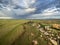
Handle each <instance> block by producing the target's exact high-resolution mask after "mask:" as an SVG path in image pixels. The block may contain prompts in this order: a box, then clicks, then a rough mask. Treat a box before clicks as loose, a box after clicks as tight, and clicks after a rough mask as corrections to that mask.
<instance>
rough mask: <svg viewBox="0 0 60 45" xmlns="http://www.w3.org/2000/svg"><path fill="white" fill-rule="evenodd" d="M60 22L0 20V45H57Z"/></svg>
mask: <svg viewBox="0 0 60 45" xmlns="http://www.w3.org/2000/svg"><path fill="white" fill-rule="evenodd" d="M59 22H60V20H0V45H52V44H53V45H58V44H59V43H58V41H59V40H58V39H60V38H59V37H60V33H59V32H60V28H56V27H57V26H55V25H59V24H60V23H59Z"/></svg>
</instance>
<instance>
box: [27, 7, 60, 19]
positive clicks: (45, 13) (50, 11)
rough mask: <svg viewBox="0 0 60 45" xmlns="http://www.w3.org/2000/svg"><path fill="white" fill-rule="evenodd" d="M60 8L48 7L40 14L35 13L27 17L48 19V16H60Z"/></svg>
mask: <svg viewBox="0 0 60 45" xmlns="http://www.w3.org/2000/svg"><path fill="white" fill-rule="evenodd" d="M58 10H60V8H55V7H52V8H48V9H46V10H44V11H42V13H40V14H33V15H31V16H29V17H27V18H29V19H31V18H32V19H46V18H47V19H48V18H50V19H51V18H60V11H58Z"/></svg>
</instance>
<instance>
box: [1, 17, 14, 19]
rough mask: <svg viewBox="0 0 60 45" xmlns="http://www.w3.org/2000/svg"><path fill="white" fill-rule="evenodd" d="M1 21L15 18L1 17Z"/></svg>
mask: <svg viewBox="0 0 60 45" xmlns="http://www.w3.org/2000/svg"><path fill="white" fill-rule="evenodd" d="M0 19H13V17H0Z"/></svg>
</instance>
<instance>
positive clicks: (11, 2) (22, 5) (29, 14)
mask: <svg viewBox="0 0 60 45" xmlns="http://www.w3.org/2000/svg"><path fill="white" fill-rule="evenodd" d="M6 2H7V3H6ZM59 2H60V0H0V17H13V18H16V19H17V18H25V19H26V18H34V19H41V18H43V19H45V18H58V17H59V16H60V13H59V12H60V5H59V4H60V3H59ZM55 16H56V17H55Z"/></svg>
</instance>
